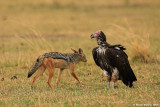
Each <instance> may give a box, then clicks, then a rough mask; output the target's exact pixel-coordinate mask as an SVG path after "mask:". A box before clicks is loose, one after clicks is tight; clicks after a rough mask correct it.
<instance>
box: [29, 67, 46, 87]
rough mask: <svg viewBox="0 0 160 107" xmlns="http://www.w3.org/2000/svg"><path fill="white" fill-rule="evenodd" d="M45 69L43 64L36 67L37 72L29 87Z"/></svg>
mask: <svg viewBox="0 0 160 107" xmlns="http://www.w3.org/2000/svg"><path fill="white" fill-rule="evenodd" d="M45 69H46V68H45V67H44V66H41V67H39V68H38V72H37V74H36V76H35V77H34V78H33V81H32V84H31V88H33V85H34V82H35V81H36V79H37V78H38V77H39V76H40V75H42V74H43V73H44V71H45Z"/></svg>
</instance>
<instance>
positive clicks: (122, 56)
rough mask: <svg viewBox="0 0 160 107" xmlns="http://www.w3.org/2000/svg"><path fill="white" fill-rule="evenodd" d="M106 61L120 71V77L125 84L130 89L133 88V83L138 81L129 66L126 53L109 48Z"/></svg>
mask: <svg viewBox="0 0 160 107" xmlns="http://www.w3.org/2000/svg"><path fill="white" fill-rule="evenodd" d="M105 59H106V61H107V63H108V64H109V65H111V66H112V67H113V68H117V69H118V71H119V77H120V79H121V80H122V81H123V83H124V84H125V85H127V86H129V87H132V85H133V84H132V83H133V81H136V80H137V79H136V76H135V74H134V73H133V70H132V68H131V66H130V64H129V61H128V56H127V55H126V53H125V52H124V51H123V50H118V49H114V48H107V49H106V53H105Z"/></svg>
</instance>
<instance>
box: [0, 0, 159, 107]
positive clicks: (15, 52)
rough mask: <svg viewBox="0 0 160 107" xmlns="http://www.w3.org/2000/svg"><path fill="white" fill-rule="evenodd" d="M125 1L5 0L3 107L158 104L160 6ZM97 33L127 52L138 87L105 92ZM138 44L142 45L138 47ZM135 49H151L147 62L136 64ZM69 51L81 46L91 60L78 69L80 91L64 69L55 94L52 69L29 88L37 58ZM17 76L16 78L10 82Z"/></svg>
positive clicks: (0, 55)
mask: <svg viewBox="0 0 160 107" xmlns="http://www.w3.org/2000/svg"><path fill="white" fill-rule="evenodd" d="M125 3H126V0H119V1H118V2H114V1H109V0H108V2H106V1H105V0H102V1H98V0H93V1H92V2H91V1H89V0H84V1H83V2H78V1H72V0H69V1H63V2H62V1H55V2H52V1H50V0H46V1H43V0H39V1H36V0H35V1H31V0H27V1H22V0H16V2H15V1H14V2H13V1H9V0H3V1H1V3H0V14H1V16H0V29H1V31H0V59H1V60H0V80H1V78H3V77H4V81H0V106H78V107H81V106H111V107H115V106H119V107H125V106H127V107H128V106H129V107H132V106H133V104H159V105H160V102H159V101H160V97H159V96H160V93H159V90H160V78H159V77H160V72H159V71H160V67H159V64H160V62H159V60H160V49H159V45H160V42H159V41H160V36H159V35H160V31H159V28H160V15H159V12H160V7H159V6H160V2H159V1H158V0H155V1H154V2H153V1H152V2H150V1H145V0H141V1H139V0H135V1H131V2H128V3H129V4H127V5H126V4H125ZM99 29H101V30H103V31H104V33H105V34H106V35H107V40H108V42H109V43H111V44H122V45H124V46H125V47H126V48H127V50H126V51H125V52H126V53H127V54H128V56H129V61H130V63H131V66H132V68H133V71H134V73H135V74H136V76H137V79H138V81H137V82H135V83H134V86H135V88H133V89H130V88H127V87H126V86H124V85H123V83H122V82H121V81H118V82H117V83H116V85H117V86H118V88H116V89H114V90H113V89H110V90H105V87H106V81H105V77H104V75H103V72H102V70H101V69H100V68H98V67H97V66H96V65H95V63H94V61H93V58H92V54H91V52H92V49H93V48H94V47H95V46H97V43H96V40H91V39H90V34H91V33H94V32H95V31H97V30H99ZM148 36H149V38H148ZM134 40H138V42H136V44H135V41H134ZM142 41H143V42H142ZM134 46H140V47H139V48H138V49H139V50H141V49H143V48H145V49H147V50H146V51H141V52H142V53H143V54H144V55H145V54H146V53H145V52H148V53H147V54H149V55H150V57H149V60H148V62H147V63H144V62H141V61H140V60H135V61H133V60H132V58H133V57H134V56H135V54H136V53H134V52H135V50H134V51H133V47H134ZM70 48H73V49H78V48H82V49H83V50H84V53H85V54H86V57H87V60H88V62H87V63H79V64H78V65H77V66H76V74H77V76H78V77H79V78H80V80H81V81H82V82H83V83H84V84H85V85H84V86H82V87H79V84H78V82H77V81H76V80H75V79H74V78H73V77H72V76H71V75H70V72H69V71H68V70H65V71H64V72H63V74H62V78H61V82H60V87H59V88H56V80H57V76H58V71H59V70H56V71H55V73H54V76H53V78H52V82H51V84H52V86H53V87H54V89H53V90H51V89H50V88H49V86H48V85H47V79H48V71H46V72H45V73H44V75H43V76H41V77H39V78H38V80H37V81H36V82H35V85H34V88H33V89H31V88H30V85H31V82H32V79H33V77H34V76H35V74H34V75H33V76H32V77H31V78H29V79H28V78H27V74H28V70H29V68H30V67H31V65H32V64H33V62H34V61H35V60H36V58H37V57H38V56H39V55H42V54H43V53H45V52H50V51H58V52H63V53H71V52H72V51H71V49H70ZM139 50H138V51H139ZM14 75H16V76H17V78H18V79H15V80H11V79H10V78H11V77H12V76H14Z"/></svg>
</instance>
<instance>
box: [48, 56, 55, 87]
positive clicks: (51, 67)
mask: <svg viewBox="0 0 160 107" xmlns="http://www.w3.org/2000/svg"><path fill="white" fill-rule="evenodd" d="M46 68H47V69H48V71H49V77H48V81H47V83H48V85H49V87H50V88H51V89H53V88H52V86H51V84H50V81H51V78H52V77H53V73H54V70H55V64H54V61H53V59H52V58H48V60H47V63H46Z"/></svg>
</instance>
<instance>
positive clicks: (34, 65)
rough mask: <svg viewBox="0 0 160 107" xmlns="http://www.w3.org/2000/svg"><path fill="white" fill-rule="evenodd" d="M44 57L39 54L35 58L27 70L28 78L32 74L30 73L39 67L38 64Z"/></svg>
mask: <svg viewBox="0 0 160 107" xmlns="http://www.w3.org/2000/svg"><path fill="white" fill-rule="evenodd" d="M43 59H44V56H39V57H38V58H37V60H36V62H35V63H34V64H33V65H32V67H31V68H30V70H29V71H28V78H29V77H31V76H32V74H34V73H35V72H36V71H37V69H38V68H39V67H40V65H41V64H42V61H43Z"/></svg>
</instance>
